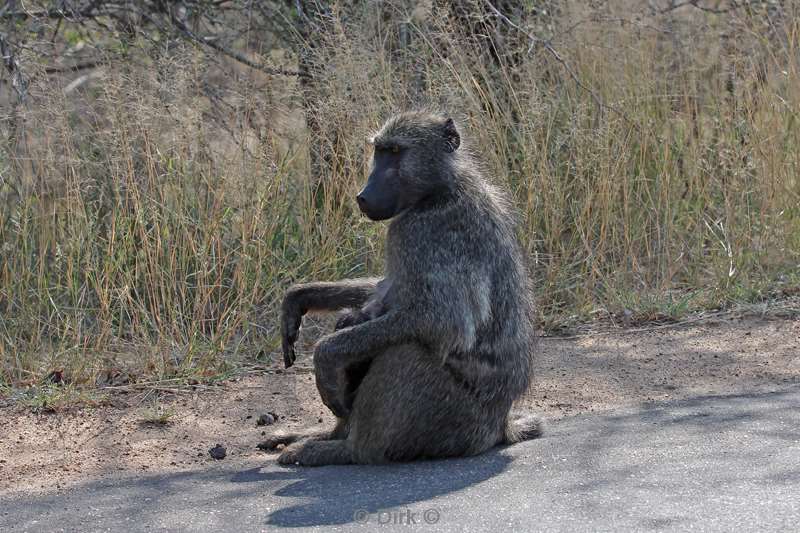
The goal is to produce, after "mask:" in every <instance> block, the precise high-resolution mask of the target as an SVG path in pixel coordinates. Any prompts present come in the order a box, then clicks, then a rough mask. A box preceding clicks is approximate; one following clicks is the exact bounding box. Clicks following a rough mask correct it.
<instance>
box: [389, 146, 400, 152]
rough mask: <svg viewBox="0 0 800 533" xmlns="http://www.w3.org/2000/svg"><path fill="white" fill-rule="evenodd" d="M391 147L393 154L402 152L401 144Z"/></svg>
mask: <svg viewBox="0 0 800 533" xmlns="http://www.w3.org/2000/svg"><path fill="white" fill-rule="evenodd" d="M389 149H390V150H391V151H392V153H393V154H399V153H400V145H399V144H393V145H392V147H391V148H389Z"/></svg>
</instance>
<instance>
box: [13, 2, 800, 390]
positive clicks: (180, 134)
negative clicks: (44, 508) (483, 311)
mask: <svg viewBox="0 0 800 533" xmlns="http://www.w3.org/2000/svg"><path fill="white" fill-rule="evenodd" d="M478 4H480V3H478ZM389 5H390V6H392V9H395V10H396V12H395V13H393V15H394V16H393V17H392V19H391V20H393V21H394V22H387V20H386V18H385V17H382V16H378V15H376V14H375V13H374V12H373V10H370V9H366V8H365V9H363V10H358V9H355V10H353V9H351V10H349V11H348V12H347V13H342V12H341V11H339V10H338V9H336V8H334V9H333V11H332V14H331V16H330V17H329V18H327V19H326V20H325V25H324V31H322V32H319V33H316V34H315V37H316V38H317V39H318V41H316V42H315V43H313V47H312V46H310V43H309V53H310V54H312V55H313V56H314V58H315V59H316V61H317V64H318V65H319V72H318V74H317V80H318V82H317V85H316V88H315V90H316V91H317V93H316V94H317V95H318V98H317V99H314V100H312V101H311V108H310V113H311V114H312V115H313V119H314V120H315V123H316V124H317V125H318V126H319V129H320V132H322V134H323V137H322V138H321V139H319V140H316V142H315V144H314V145H312V146H309V142H308V132H307V131H306V128H305V116H304V110H303V109H302V104H303V102H306V103H308V102H307V101H306V100H304V98H303V97H302V96H303V95H302V94H301V91H300V87H299V86H298V84H297V82H296V80H292V79H287V78H283V77H275V78H266V77H263V76H259V75H256V74H255V73H253V72H251V71H247V70H245V69H243V68H239V67H233V66H230V65H228V67H227V70H224V71H223V70H219V69H220V68H221V67H219V66H218V65H214V64H209V62H208V61H205V60H203V59H202V58H201V57H199V56H198V55H197V54H196V52H194V51H192V50H191V49H189V48H185V47H176V48H174V49H173V50H171V52H170V53H169V54H164V55H160V56H159V57H158V58H155V59H149V60H148V61H146V62H144V63H139V64H136V63H134V62H131V61H128V60H126V59H124V57H120V56H115V57H112V58H110V60H109V62H108V64H106V66H104V67H103V68H102V70H101V71H100V72H99V73H98V74H97V76H96V78H95V79H93V80H90V81H89V82H88V83H87V84H86V85H84V86H82V87H81V88H80V89H79V90H75V91H72V92H70V93H69V94H65V92H64V90H63V89H64V87H65V86H66V85H67V83H68V82H70V81H71V80H70V79H65V80H56V81H58V82H56V81H53V80H52V79H50V80H48V81H46V82H42V83H41V84H40V85H38V86H34V87H32V89H31V90H32V93H34V95H35V98H34V99H33V101H32V102H31V103H29V104H28V106H27V107H21V108H17V109H16V110H15V111H14V112H13V113H11V112H9V113H8V114H7V116H5V117H3V118H4V121H3V123H4V133H5V138H6V144H5V146H4V149H3V151H2V154H0V172H2V175H3V180H2V182H0V209H2V211H1V212H0V250H2V257H0V384H2V383H5V384H7V385H11V384H24V383H32V382H36V381H37V380H40V379H42V378H43V376H45V375H47V374H48V373H49V372H51V371H52V370H54V369H64V370H65V375H67V376H68V378H69V379H70V380H72V381H74V382H76V383H94V382H105V381H107V380H109V379H113V375H114V374H118V373H127V374H130V375H133V376H135V379H142V378H145V377H146V378H158V379H165V378H188V377H194V378H196V377H197V376H198V375H201V376H202V375H206V376H214V375H219V374H220V373H224V372H225V371H226V370H227V369H230V368H232V367H235V366H236V365H237V364H239V363H240V362H242V361H245V360H250V359H252V358H259V357H265V356H269V354H270V352H272V351H274V350H275V349H276V343H275V329H276V320H275V315H274V309H275V304H276V303H277V302H278V301H279V299H280V296H281V294H282V291H283V289H284V288H285V287H286V285H287V284H288V283H290V282H292V281H296V280H301V279H310V278H321V279H335V278H340V277H345V276H358V275H363V274H365V273H369V272H376V271H378V270H379V269H380V265H381V259H380V253H381V246H382V235H383V230H384V227H383V226H382V225H379V224H372V223H368V222H367V221H365V220H364V219H363V218H362V217H360V216H359V214H358V212H357V209H356V207H355V205H354V202H353V201H352V198H353V196H354V194H355V192H356V191H357V190H358V187H359V185H360V183H361V182H362V181H363V180H364V178H365V175H366V171H367V160H368V157H369V152H368V147H367V146H366V143H365V142H364V139H365V137H366V135H367V134H368V133H369V132H370V131H371V130H373V129H374V128H376V127H377V126H379V124H380V123H381V121H382V120H383V119H384V118H385V117H386V116H387V115H388V114H390V113H391V112H393V111H395V110H398V109H403V108H408V107H418V106H427V107H436V108H440V109H446V110H448V111H449V112H451V113H453V114H454V115H455V116H456V117H457V118H459V119H460V121H461V124H462V127H463V129H464V132H465V136H466V138H467V140H468V145H467V149H471V150H474V151H475V152H476V153H477V154H478V155H479V156H480V157H481V158H482V159H483V161H484V162H485V165H486V169H487V171H488V172H489V173H490V174H491V175H492V176H494V179H496V180H497V182H498V183H500V184H502V185H503V186H505V187H506V188H507V189H508V190H510V191H511V194H512V196H513V198H514V200H515V203H516V205H517V207H518V208H519V209H520V212H521V224H520V237H521V239H522V241H523V243H524V246H525V249H526V250H527V252H528V257H529V259H530V264H531V270H532V272H533V275H534V278H535V286H536V291H537V298H538V301H539V303H540V316H541V320H542V324H543V325H544V326H545V327H547V328H557V327H559V326H561V325H564V324H569V323H570V322H574V321H579V320H587V319H591V318H594V317H596V316H598V315H605V314H614V313H618V312H620V311H622V310H623V309H629V310H632V311H633V313H634V315H635V316H636V317H640V318H653V317H656V316H660V315H670V316H679V315H680V314H682V313H685V312H687V311H689V310H691V309H693V308H702V307H708V306H721V305H726V304H728V303H730V302H732V301H739V300H746V301H752V300H754V299H759V298H766V297H770V296H771V295H774V294H775V293H776V292H778V291H781V290H789V288H792V287H794V288H796V287H797V286H799V285H800V266H799V265H800V178H798V171H800V155H798V146H800V138H798V137H799V136H800V125H798V114H799V113H800V70H799V67H800V17H798V15H800V12H798V10H797V8H796V7H794V5H793V4H791V3H787V7H785V9H784V11H783V12H782V16H781V17H776V18H775V19H774V20H772V19H770V18H769V17H767V15H768V13H767V12H766V11H764V12H763V13H760V12H758V11H753V12H748V13H735V14H724V15H719V14H713V13H706V12H701V11H698V10H694V9H690V11H689V12H687V11H686V10H677V11H675V12H670V13H667V14H664V15H660V16H646V15H644V14H643V15H642V16H641V17H640V16H637V14H636V13H632V11H631V4H628V3H625V2H621V1H619V2H611V3H606V4H605V6H604V7H601V8H600V9H598V10H590V9H589V8H585V7H580V8H572V9H565V10H564V11H563V12H562V13H561V14H560V15H559V17H560V18H559V21H558V22H559V23H558V25H557V26H556V29H555V30H552V31H553V35H552V37H553V41H552V42H553V46H554V47H555V50H556V51H557V53H558V54H559V55H560V57H562V58H563V59H564V61H565V62H566V66H565V65H563V64H561V63H560V62H559V61H558V60H556V59H555V58H554V56H553V55H552V54H550V53H549V52H548V51H547V50H546V49H544V48H543V47H542V45H541V43H539V44H536V43H533V44H534V45H533V46H530V50H528V48H529V44H530V43H529V38H528V37H529V36H527V35H525V34H524V33H520V32H519V31H517V30H515V29H514V28H509V27H505V28H502V29H498V28H501V26H502V21H499V20H498V19H496V18H491V17H485V16H484V17H483V18H481V17H478V16H477V13H478V10H477V8H476V11H475V16H474V17H473V18H472V19H471V20H472V21H473V23H474V24H477V25H478V27H483V28H484V29H485V30H486V33H487V34H488V32H490V31H495V32H497V31H502V32H503V35H505V37H506V41H504V42H506V43H510V44H508V46H509V47H512V46H514V47H515V48H514V49H513V50H512V49H509V50H499V51H498V53H496V54H490V53H487V46H486V45H485V42H482V41H481V40H480V39H476V38H475V33H474V32H473V33H471V34H468V33H467V32H465V30H464V28H465V25H464V21H463V20H455V19H453V18H452V16H450V15H447V14H445V13H443V12H441V11H437V10H436V9H434V8H432V7H431V6H430V5H427V4H426V3H424V2H423V3H421V4H417V3H410V2H396V3H392V4H389ZM476 5H477V4H476ZM632 5H635V4H632ZM765 13H766V14H765ZM484 15H485V12H484ZM770 16H771V15H770ZM398 21H399V22H398ZM534 29H535V28H534ZM141 46H142V47H146V46H147V43H141ZM125 57H129V56H125ZM570 72H572V73H574V76H575V77H576V78H577V80H578V82H579V83H578V82H576V80H575V79H573V76H572V74H570ZM226 73H227V74H226ZM209 84H211V85H212V86H214V85H215V84H219V86H220V87H225V90H224V91H222V90H220V91H219V92H218V93H215V92H214V91H209V90H208V86H209ZM215 95H216V96H215ZM223 125H224V127H223ZM310 150H311V152H310ZM310 153H311V155H310ZM311 169H314V172H313V173H312V171H311Z"/></svg>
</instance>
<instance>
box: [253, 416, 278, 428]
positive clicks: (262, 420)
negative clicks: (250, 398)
mask: <svg viewBox="0 0 800 533" xmlns="http://www.w3.org/2000/svg"><path fill="white" fill-rule="evenodd" d="M274 423H275V416H274V415H272V414H271V413H264V414H263V415H259V416H258V420H256V426H271V425H272V424H274Z"/></svg>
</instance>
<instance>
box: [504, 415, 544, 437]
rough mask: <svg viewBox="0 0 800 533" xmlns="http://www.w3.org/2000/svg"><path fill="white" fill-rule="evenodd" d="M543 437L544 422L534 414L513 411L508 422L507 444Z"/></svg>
mask: <svg viewBox="0 0 800 533" xmlns="http://www.w3.org/2000/svg"><path fill="white" fill-rule="evenodd" d="M541 436H542V420H541V419H540V418H539V417H538V416H536V415H534V414H532V413H523V412H519V411H516V412H515V411H512V412H510V413H509V414H508V419H507V420H506V434H505V441H504V442H505V443H506V444H514V443H515V442H522V441H523V440H530V439H535V438H537V437H541Z"/></svg>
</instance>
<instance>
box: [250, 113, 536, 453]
mask: <svg viewBox="0 0 800 533" xmlns="http://www.w3.org/2000/svg"><path fill="white" fill-rule="evenodd" d="M373 142H374V143H375V145H376V148H378V149H381V147H385V146H388V147H390V148H389V150H391V151H392V152H394V153H396V152H399V149H398V148H397V146H398V145H399V146H401V147H402V150H403V152H402V153H403V155H402V157H401V156H398V161H401V162H400V163H398V166H397V168H392V169H391V172H393V174H392V179H393V180H400V181H399V183H400V184H401V185H402V190H403V191H411V192H410V193H408V194H409V196H406V197H404V198H402V199H401V201H399V202H397V206H398V207H397V211H398V212H396V213H394V212H392V213H390V215H389V216H390V217H391V218H392V221H391V223H390V224H389V229H388V235H387V246H386V250H387V253H386V267H385V278H384V280H383V281H382V282H381V283H380V284H379V283H378V280H374V279H368V280H346V281H342V282H337V283H309V284H303V285H297V286H295V287H293V288H291V289H290V290H289V292H288V293H287V295H286V298H285V300H284V304H283V316H282V331H283V347H284V353H285V357H286V361H287V364H290V361H294V352H293V348H292V346H293V344H294V341H295V340H296V338H297V330H298V328H299V325H300V320H301V317H302V314H304V313H305V312H308V311H312V310H326V311H334V310H339V309H344V308H360V309H358V310H357V311H356V312H355V314H356V316H355V317H353V318H352V319H351V320H350V321H349V322H348V321H347V320H341V319H340V324H339V326H341V328H342V329H339V330H338V331H335V332H334V333H332V334H330V335H327V336H326V337H324V338H322V339H321V340H320V341H319V343H318V344H317V346H316V349H315V353H314V365H315V373H316V378H317V387H318V389H319V391H320V395H321V397H322V399H323V402H324V403H325V404H326V405H327V406H328V407H329V408H330V409H331V410H332V411H333V412H334V414H336V415H337V416H338V417H339V418H340V422H339V424H338V425H337V429H336V430H334V432H332V433H330V434H317V435H305V436H303V435H291V436H288V437H285V438H283V439H282V440H280V442H279V443H280V444H287V445H288V446H287V447H286V449H285V450H284V451H283V453H282V454H281V455H280V457H279V459H278V460H279V461H280V462H281V463H299V464H303V465H323V464H342V463H383V462H388V461H407V460H413V459H417V458H432V457H447V456H462V455H473V454H478V453H481V452H483V451H486V450H487V449H489V448H491V447H493V446H495V445H497V444H500V443H511V442H517V441H519V440H522V439H527V438H533V437H536V436H538V435H539V433H540V427H539V423H538V419H536V418H535V417H533V416H532V415H526V414H520V413H512V412H511V407H512V404H513V403H514V401H515V400H516V399H518V398H519V397H520V396H521V395H522V394H523V393H524V392H525V390H526V389H527V388H528V385H529V382H530V379H531V355H532V352H533V349H534V327H533V302H532V299H531V293H530V290H529V287H528V275H527V272H526V269H525V266H524V261H523V256H522V253H521V250H520V248H519V245H518V243H517V239H516V237H515V231H514V216H513V215H512V213H511V210H510V207H509V203H508V202H507V201H506V200H505V198H504V197H503V195H501V194H500V193H499V192H498V191H497V190H496V189H495V188H494V187H493V186H492V185H491V184H490V183H488V182H487V181H486V180H485V179H484V178H483V176H482V175H481V172H480V171H479V170H478V167H477V166H476V164H475V163H474V162H473V160H472V159H471V157H470V155H469V154H468V153H467V152H466V151H465V150H464V149H463V148H461V149H459V146H460V144H461V139H460V135H459V134H458V132H457V129H456V127H455V125H454V124H453V122H452V120H450V119H448V118H447V117H445V116H442V115H437V114H430V113H423V112H410V113H403V114H400V115H397V116H394V117H392V118H391V119H389V121H388V122H387V123H386V124H385V125H384V126H383V128H382V129H381V130H380V131H379V132H378V133H377V135H376V136H375V137H374V140H373ZM376 161H377V156H376ZM370 180H372V176H371V177H370ZM403 194H406V193H405V192H404V193H403ZM392 205H394V203H393V204H392ZM379 289H380V290H379ZM347 316H348V315H345V317H347ZM273 444H278V442H275V441H274V442H273ZM266 447H269V446H266Z"/></svg>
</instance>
